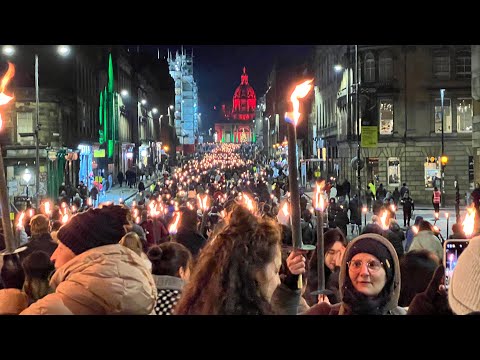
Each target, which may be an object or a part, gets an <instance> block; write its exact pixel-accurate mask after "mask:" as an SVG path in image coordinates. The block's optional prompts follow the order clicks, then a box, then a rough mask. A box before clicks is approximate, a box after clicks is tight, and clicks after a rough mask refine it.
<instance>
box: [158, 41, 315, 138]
mask: <svg viewBox="0 0 480 360" xmlns="http://www.w3.org/2000/svg"><path fill="white" fill-rule="evenodd" d="M158 47H159V48H160V54H161V56H162V55H165V54H166V49H170V51H171V52H172V53H175V51H176V50H177V49H178V50H179V51H180V49H181V46H180V45H158ZM183 47H184V49H186V50H187V51H188V53H189V54H190V53H191V50H192V48H193V74H194V77H195V80H196V82H197V86H198V96H199V112H200V113H202V122H203V129H201V130H206V129H208V128H209V127H211V126H212V125H213V122H214V116H213V113H212V112H213V106H217V108H218V107H219V106H220V105H221V104H223V103H228V104H231V102H232V97H233V93H234V91H235V89H236V88H237V86H238V85H240V75H241V74H242V71H243V70H242V69H243V67H244V66H245V67H246V69H247V74H248V80H249V84H250V85H251V86H252V87H253V89H254V90H255V93H256V95H257V99H258V98H259V97H260V96H262V95H263V94H264V92H265V90H266V81H267V77H268V74H269V72H270V71H271V69H272V66H273V64H274V61H275V59H276V57H282V58H284V57H285V58H288V59H295V58H298V61H299V62H303V61H304V59H305V58H306V57H308V56H309V55H310V54H311V52H312V50H313V46H312V45H184V46H183Z"/></svg>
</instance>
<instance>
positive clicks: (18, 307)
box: [0, 289, 28, 315]
mask: <svg viewBox="0 0 480 360" xmlns="http://www.w3.org/2000/svg"><path fill="white" fill-rule="evenodd" d="M27 306H28V296H27V294H25V293H24V292H23V291H21V290H19V289H2V290H0V315H18V314H19V313H20V312H22V311H23V310H25V309H26V308H27Z"/></svg>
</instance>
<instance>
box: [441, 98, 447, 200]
mask: <svg viewBox="0 0 480 360" xmlns="http://www.w3.org/2000/svg"><path fill="white" fill-rule="evenodd" d="M444 95H445V89H440V101H441V104H442V112H441V113H442V156H441V158H440V161H441V165H440V166H441V168H440V169H441V173H440V174H441V175H440V178H441V185H440V186H441V187H442V197H441V198H440V199H441V203H442V207H443V206H445V165H447V162H448V158H447V156H445V147H444V146H445V145H444V139H443V123H444V116H445V110H444V107H443V97H444Z"/></svg>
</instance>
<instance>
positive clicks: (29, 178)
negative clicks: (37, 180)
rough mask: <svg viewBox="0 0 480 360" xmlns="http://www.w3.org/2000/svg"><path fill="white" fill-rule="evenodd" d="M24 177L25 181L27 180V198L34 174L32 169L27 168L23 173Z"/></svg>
mask: <svg viewBox="0 0 480 360" xmlns="http://www.w3.org/2000/svg"><path fill="white" fill-rule="evenodd" d="M22 177H23V181H25V183H26V184H27V185H26V186H27V199H28V183H29V182H30V180H31V179H32V174H31V173H30V170H28V169H25V172H24V173H23V175H22Z"/></svg>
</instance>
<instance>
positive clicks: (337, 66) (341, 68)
mask: <svg viewBox="0 0 480 360" xmlns="http://www.w3.org/2000/svg"><path fill="white" fill-rule="evenodd" d="M333 69H334V70H335V71H336V72H340V71H342V70H343V66H342V65H340V64H336V65H335V66H334V67H333Z"/></svg>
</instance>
